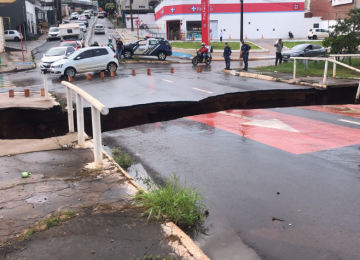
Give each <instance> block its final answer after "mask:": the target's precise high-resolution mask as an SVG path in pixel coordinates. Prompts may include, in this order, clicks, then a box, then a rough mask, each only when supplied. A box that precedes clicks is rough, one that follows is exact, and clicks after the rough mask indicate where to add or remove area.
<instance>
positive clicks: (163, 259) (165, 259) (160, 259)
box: [130, 254, 179, 260]
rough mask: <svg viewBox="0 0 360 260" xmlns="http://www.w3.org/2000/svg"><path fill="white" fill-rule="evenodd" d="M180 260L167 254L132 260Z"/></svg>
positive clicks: (133, 259)
mask: <svg viewBox="0 0 360 260" xmlns="http://www.w3.org/2000/svg"><path fill="white" fill-rule="evenodd" d="M178 259H179V258H178V257H176V256H167V255H165V254H162V255H149V256H147V255H144V256H143V257H141V258H140V257H138V258H131V259H130V260H178Z"/></svg>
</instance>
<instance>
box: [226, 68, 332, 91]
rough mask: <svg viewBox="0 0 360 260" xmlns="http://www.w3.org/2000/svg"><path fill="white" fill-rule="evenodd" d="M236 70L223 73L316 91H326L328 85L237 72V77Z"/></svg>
mask: <svg viewBox="0 0 360 260" xmlns="http://www.w3.org/2000/svg"><path fill="white" fill-rule="evenodd" d="M233 71H235V70H223V71H222V72H224V73H227V74H230V75H233V76H239V77H245V78H253V79H261V80H267V81H275V82H283V83H288V84H296V85H303V86H309V87H313V88H316V89H322V90H324V89H326V85H325V86H324V85H321V84H317V83H308V82H302V81H300V80H296V81H293V80H291V79H281V78H274V77H272V76H268V75H262V74H256V73H249V72H235V75H234V74H232V72H233Z"/></svg>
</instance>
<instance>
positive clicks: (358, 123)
mask: <svg viewBox="0 0 360 260" xmlns="http://www.w3.org/2000/svg"><path fill="white" fill-rule="evenodd" d="M339 121H341V122H346V123H350V124H355V125H360V122H355V121H350V120H345V119H339Z"/></svg>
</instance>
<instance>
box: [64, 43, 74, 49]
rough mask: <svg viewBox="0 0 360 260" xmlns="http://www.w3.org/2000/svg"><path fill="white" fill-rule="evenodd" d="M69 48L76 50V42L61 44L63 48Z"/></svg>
mask: <svg viewBox="0 0 360 260" xmlns="http://www.w3.org/2000/svg"><path fill="white" fill-rule="evenodd" d="M68 46H71V47H74V48H76V43H75V42H64V43H62V44H61V47H68Z"/></svg>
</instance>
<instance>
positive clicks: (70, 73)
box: [64, 67, 76, 77]
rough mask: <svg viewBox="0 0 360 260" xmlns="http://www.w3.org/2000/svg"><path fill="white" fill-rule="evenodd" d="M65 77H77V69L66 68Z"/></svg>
mask: <svg viewBox="0 0 360 260" xmlns="http://www.w3.org/2000/svg"><path fill="white" fill-rule="evenodd" d="M64 74H65V76H66V77H67V76H72V77H75V75H76V69H74V68H73V67H69V68H66V70H65V73H64Z"/></svg>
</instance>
